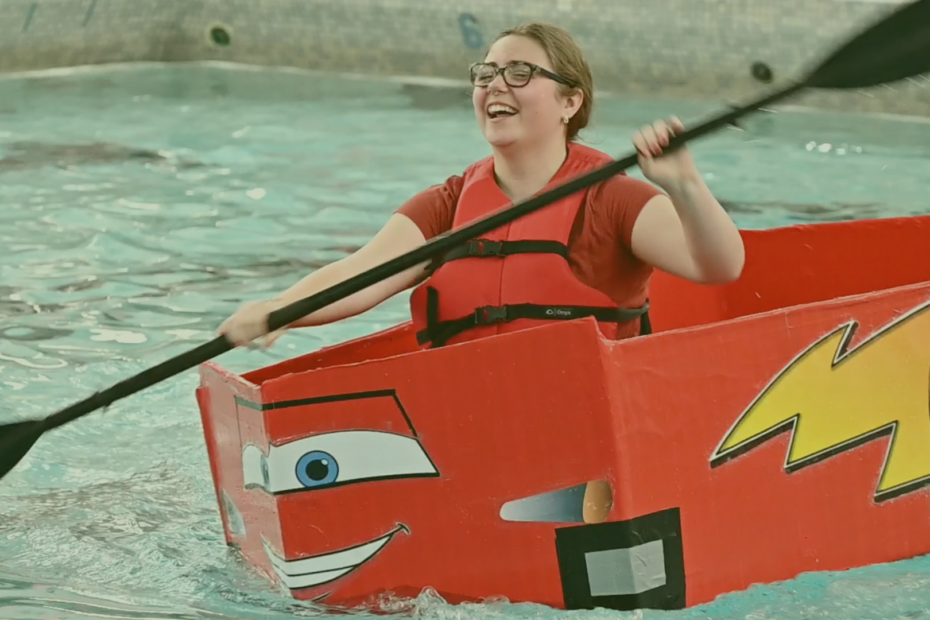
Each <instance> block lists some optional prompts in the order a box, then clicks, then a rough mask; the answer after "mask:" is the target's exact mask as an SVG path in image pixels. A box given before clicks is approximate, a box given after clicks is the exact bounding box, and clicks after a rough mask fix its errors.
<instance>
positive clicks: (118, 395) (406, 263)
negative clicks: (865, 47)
mask: <svg viewBox="0 0 930 620" xmlns="http://www.w3.org/2000/svg"><path fill="white" fill-rule="evenodd" d="M805 87H806V84H805V83H804V82H797V83H794V84H792V85H790V86H788V87H786V88H783V89H781V90H778V91H776V92H774V93H771V94H769V95H766V96H764V97H760V98H759V99H757V100H755V101H753V102H751V103H748V104H746V105H743V106H740V107H738V108H733V109H731V110H730V111H728V112H725V113H723V114H720V115H718V116H715V117H713V118H711V119H709V120H707V121H705V122H703V123H701V124H699V125H697V126H695V127H694V128H692V129H689V130H687V131H685V132H684V133H682V134H680V135H677V136H674V137H672V139H671V140H669V145H668V146H667V147H666V148H665V150H664V151H665V152H669V151H672V150H674V149H676V148H679V147H681V146H683V145H684V144H685V143H687V142H689V141H690V140H694V139H695V138H699V137H701V136H704V135H706V134H708V133H710V132H712V131H715V130H717V129H719V128H721V127H724V126H726V125H730V124H732V123H733V121H735V120H736V119H738V118H739V117H741V116H743V115H745V114H747V113H749V112H751V111H753V110H756V109H758V108H761V107H764V106H766V105H769V104H772V103H774V102H776V101H778V100H779V99H783V98H785V97H788V96H789V95H792V94H794V93H795V92H797V91H799V90H802V89H803V88H805ZM638 161H639V155H638V154H636V153H634V154H632V155H629V156H627V157H625V158H623V159H618V160H615V161H612V162H611V163H609V164H607V165H605V166H603V167H601V168H598V169H597V170H594V171H592V172H589V173H587V174H584V175H582V176H579V177H577V178H575V179H573V180H571V181H569V182H567V183H565V184H564V185H561V186H559V187H556V188H554V189H552V190H549V191H548V192H545V193H543V194H540V195H539V196H535V197H533V198H530V199H529V200H526V201H523V202H521V203H518V204H516V205H513V206H508V207H504V208H502V209H500V210H499V211H497V212H495V213H493V214H492V215H489V216H487V217H485V218H483V219H481V220H479V221H477V222H475V223H473V224H470V225H468V226H466V227H463V228H460V229H458V230H456V231H450V232H448V233H446V234H443V235H440V236H438V237H435V238H434V239H431V240H430V241H429V242H427V243H426V244H424V245H422V246H420V247H419V248H416V249H415V250H412V251H410V252H407V253H406V254H402V255H401V256H398V257H396V258H394V259H391V260H390V261H388V262H386V263H383V264H381V265H378V266H377V267H374V268H372V269H369V270H368V271H365V272H363V273H360V274H358V275H357V276H353V277H351V278H349V279H347V280H344V281H343V282H340V283H339V284H336V285H335V286H332V287H330V288H328V289H325V290H323V291H320V292H319V293H316V294H315V295H311V296H309V297H306V298H304V299H301V300H300V301H296V302H294V303H292V304H290V305H288V306H285V307H284V308H280V309H278V310H275V311H274V312H272V313H271V314H270V315H269V317H268V331H275V330H277V329H280V328H282V327H285V326H286V325H290V324H291V323H293V322H294V321H297V320H298V319H301V318H303V317H305V316H307V315H309V314H312V313H313V312H316V311H317V310H320V309H321V308H325V307H326V306H328V305H330V304H333V303H335V302H337V301H339V300H341V299H344V298H346V297H348V296H350V295H354V294H355V293H357V292H359V291H361V290H364V289H366V288H368V287H369V286H371V285H373V284H377V283H378V282H380V281H382V280H385V279H387V278H390V277H392V276H394V275H396V274H398V273H401V272H403V271H406V270H407V269H410V268H411V267H414V266H416V265H418V264H420V263H422V262H424V261H427V260H430V259H432V258H434V257H436V256H438V255H441V254H445V253H446V252H448V251H450V250H452V249H454V248H456V247H458V246H459V245H462V244H463V243H466V242H468V241H470V240H471V239H474V238H475V237H477V236H479V235H483V234H486V233H488V232H490V231H492V230H494V229H496V228H499V227H501V226H503V225H504V224H507V223H509V222H512V221H513V220H516V219H517V218H520V217H523V216H525V215H528V214H530V213H532V212H533V211H537V210H539V209H541V208H542V207H545V206H547V205H550V204H552V203H554V202H557V201H559V200H562V199H563V198H567V197H568V196H571V195H572V194H575V193H576V192H579V191H581V190H583V189H586V188H588V187H590V186H592V185H594V184H596V183H600V182H601V181H605V180H607V179H609V178H610V177H612V176H614V175H617V174H619V173H620V172H622V171H624V170H626V169H627V168H631V167H632V166H634V165H636V164H637V162H638ZM232 348H233V345H232V343H230V342H229V341H228V340H227V339H226V337H225V336H218V337H216V338H215V339H213V340H211V341H210V342H207V343H204V344H202V345H200V346H199V347H196V348H194V349H191V350H190V351H187V352H185V353H182V354H181V355H178V356H176V357H173V358H171V359H168V360H165V361H164V362H162V363H160V364H157V365H155V366H153V367H152V368H149V369H148V370H145V371H143V372H140V373H139V374H137V375H134V376H132V377H129V378H128V379H125V380H123V381H120V382H119V383H117V384H115V385H113V386H112V387H110V388H108V389H106V390H103V391H101V392H96V393H94V394H92V395H91V396H89V397H88V398H85V399H84V400H81V401H78V402H76V403H74V404H73V405H71V406H69V407H67V408H65V409H62V410H61V411H58V412H56V413H54V414H52V415H50V416H48V417H47V418H45V419H44V420H42V421H41V422H40V424H41V430H42V431H43V432H44V431H47V430H49V429H52V428H55V427H58V426H61V425H62V424H66V423H68V422H70V421H72V420H74V419H76V418H79V417H81V416H83V415H86V414H88V413H90V412H92V411H95V410H96V409H101V408H104V407H108V406H110V405H111V404H112V403H114V402H115V401H117V400H120V399H122V398H125V397H127V396H130V395H132V394H133V393H135V392H139V391H142V390H144V389H146V388H148V387H150V386H152V385H155V384H156V383H159V382H160V381H164V380H165V379H169V378H171V377H173V376H174V375H177V374H180V373H182V372H184V371H186V370H189V369H191V368H194V367H196V366H199V365H200V364H202V363H204V362H206V361H208V360H210V359H212V358H214V357H217V356H219V355H221V354H223V353H225V352H227V351H229V350H230V349H232Z"/></svg>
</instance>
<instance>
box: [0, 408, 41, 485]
mask: <svg viewBox="0 0 930 620" xmlns="http://www.w3.org/2000/svg"><path fill="white" fill-rule="evenodd" d="M44 432H45V426H44V425H43V424H42V422H41V421H37V420H26V421H25V422H14V423H12V424H3V425H0V478H3V477H4V476H6V475H7V474H8V473H10V471H11V470H12V469H13V468H14V467H16V466H17V465H18V464H19V462H20V461H21V460H23V457H24V456H26V453H27V452H29V449H30V448H32V446H33V445H34V444H35V442H37V441H38V440H39V437H41V436H42V433H44Z"/></svg>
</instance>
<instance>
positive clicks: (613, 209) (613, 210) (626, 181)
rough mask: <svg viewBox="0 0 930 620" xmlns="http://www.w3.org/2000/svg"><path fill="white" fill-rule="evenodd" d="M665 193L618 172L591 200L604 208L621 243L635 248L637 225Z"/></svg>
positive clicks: (597, 187)
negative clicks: (634, 235)
mask: <svg viewBox="0 0 930 620" xmlns="http://www.w3.org/2000/svg"><path fill="white" fill-rule="evenodd" d="M661 195H663V192H662V190H660V189H659V188H657V187H656V186H654V185H651V184H650V183H647V182H646V181H641V180H639V179H634V178H632V177H628V176H621V175H618V176H614V177H611V178H609V179H608V180H606V181H604V182H603V183H600V184H598V185H597V186H596V187H595V188H593V189H592V195H591V200H592V201H593V202H594V204H597V205H599V206H600V207H601V208H602V209H603V213H604V215H605V216H606V220H607V222H606V223H607V226H609V227H610V229H611V231H612V232H613V233H614V234H616V236H617V238H618V239H619V240H620V243H621V244H623V246H624V247H625V248H626V249H627V250H630V251H632V249H631V247H632V239H633V226H634V225H635V224H636V219H637V218H638V217H639V214H640V213H641V212H642V210H643V207H645V206H646V203H648V202H649V201H650V200H652V199H653V198H655V197H656V196H661Z"/></svg>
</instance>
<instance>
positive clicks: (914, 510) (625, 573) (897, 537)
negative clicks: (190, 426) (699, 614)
mask: <svg viewBox="0 0 930 620" xmlns="http://www.w3.org/2000/svg"><path fill="white" fill-rule="evenodd" d="M743 234H744V239H745V243H746V248H747V265H746V269H745V271H744V274H743V276H742V278H741V279H740V280H739V281H738V282H736V283H734V284H731V285H727V286H714V287H707V286H697V285H692V284H689V283H687V282H685V281H682V280H679V279H677V278H674V277H671V276H668V275H666V274H661V273H660V274H657V275H656V277H655V279H654V282H653V285H652V290H651V300H652V311H651V315H652V323H653V327H654V330H655V333H654V334H652V335H649V336H645V337H641V338H636V339H631V340H626V341H621V342H612V341H608V340H605V339H603V338H602V337H601V336H600V333H599V331H598V329H597V326H596V324H595V323H594V322H593V320H590V319H585V320H579V321H575V322H567V323H561V324H557V325H551V326H546V327H541V328H535V329H530V330H526V331H522V332H517V333H513V334H508V335H502V336H496V337H493V338H488V339H484V340H481V341H476V342H471V343H466V344H461V345H455V346H449V347H445V348H441V349H436V350H429V351H417V350H416V345H415V341H414V336H413V334H412V333H411V330H410V328H409V325H401V326H398V327H395V328H393V329H389V330H387V331H385V332H382V333H378V334H375V335H372V336H369V337H365V338H361V339H358V340H354V341H351V342H347V343H344V344H341V345H339V346H335V347H332V348H328V349H324V350H322V351H319V352H316V353H312V354H309V355H304V356H302V357H298V358H296V359H292V360H289V361H286V362H283V363H279V364H275V365H273V366H270V367H267V368H262V369H259V370H256V371H254V372H250V373H247V374H244V375H242V376H238V375H236V374H233V373H231V372H229V371H227V370H224V369H223V368H222V367H221V366H219V365H217V364H215V363H208V364H205V365H204V366H203V367H202V368H201V379H202V382H201V386H200V387H199V388H198V391H197V398H198V401H199V404H200V410H201V413H202V418H203V424H204V433H205V436H206V440H207V447H208V450H209V455H210V462H211V466H212V473H213V479H214V482H215V486H216V492H217V498H218V501H219V506H220V508H221V512H222V516H223V523H224V526H225V530H226V537H227V540H228V542H229V544H230V545H233V546H235V547H237V548H239V549H240V550H241V553H242V554H243V555H244V557H245V558H246V559H247V560H248V561H249V562H250V563H251V564H253V565H254V566H255V567H256V568H257V569H258V570H260V571H261V572H263V573H264V574H265V575H267V576H268V577H269V578H271V579H274V580H276V581H277V582H279V583H280V584H282V585H283V586H284V587H285V588H288V589H289V590H290V592H291V593H292V594H293V596H294V597H297V598H300V599H317V600H321V601H322V602H323V603H324V604H331V605H338V606H358V605H363V606H369V607H377V606H378V605H379V604H380V601H383V600H384V599H383V597H384V596H389V595H393V596H397V597H412V596H416V595H418V594H419V593H420V592H421V591H422V590H423V589H424V588H432V589H433V590H435V591H436V592H438V593H439V594H440V595H441V596H443V597H445V598H446V600H448V601H449V602H459V601H470V600H479V601H480V600H482V599H485V598H487V597H506V598H507V599H509V600H510V601H512V602H519V601H532V602H538V603H542V604H545V605H549V606H552V607H557V608H569V609H572V608H589V607H594V606H601V607H608V608H615V609H633V608H647V607H648V608H664V609H675V608H682V607H686V606H692V605H696V604H700V603H704V602H707V601H710V600H712V599H713V598H714V597H716V596H718V595H720V594H722V593H727V592H732V591H737V590H741V589H745V588H747V587H748V586H750V585H751V584H754V583H759V582H773V581H778V580H784V579H789V578H792V577H795V576H796V575H798V574H799V573H803V572H808V571H823V570H831V571H832V570H844V569H849V568H851V567H857V566H863V565H868V564H873V563H879V562H888V561H892V560H898V559H902V558H907V557H911V556H915V555H919V554H925V553H928V552H930V528H928V527H926V523H927V518H928V512H930V507H928V501H927V496H926V493H924V492H921V489H922V488H923V487H924V486H925V485H927V484H930V408H928V398H930V396H928V386H930V383H928V381H930V217H914V218H901V219H887V220H870V221H856V222H847V223H835V224H818V225H805V226H796V227H790V228H782V229H774V230H765V231H746V232H744V233H743ZM597 480H604V481H607V482H608V483H609V485H610V487H611V488H612V492H613V504H612V508H611V510H610V514H609V516H608V518H607V520H606V521H605V522H602V523H596V524H586V523H584V522H583V520H582V518H581V499H582V495H583V492H584V485H585V484H586V483H587V482H588V481H597Z"/></svg>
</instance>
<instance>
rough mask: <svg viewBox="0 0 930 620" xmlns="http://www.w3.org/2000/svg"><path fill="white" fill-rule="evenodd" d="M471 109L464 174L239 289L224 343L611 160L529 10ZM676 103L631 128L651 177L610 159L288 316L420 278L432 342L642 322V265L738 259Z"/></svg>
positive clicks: (718, 274) (573, 78) (391, 291)
mask: <svg viewBox="0 0 930 620" xmlns="http://www.w3.org/2000/svg"><path fill="white" fill-rule="evenodd" d="M471 78H472V83H473V84H474V86H475V88H474V93H473V103H474V108H475V116H476V118H477V121H478V126H479V127H480V129H481V131H482V133H483V134H484V136H485V138H486V139H487V141H488V143H489V144H490V145H491V150H492V155H491V156H490V157H488V158H487V159H485V160H482V161H480V162H478V163H476V164H474V165H473V166H471V167H469V168H468V170H466V172H465V173H464V174H463V175H462V176H452V177H450V178H449V179H448V180H447V181H446V182H445V183H444V184H442V185H438V186H434V187H431V188H428V189H426V190H424V191H423V192H420V193H419V194H417V195H415V196H414V197H413V198H411V199H410V200H408V201H407V202H406V203H405V204H404V205H402V206H401V207H400V208H399V209H398V210H397V212H396V213H394V214H393V215H392V216H391V218H390V219H389V220H388V221H387V223H386V224H385V225H384V227H383V228H382V229H381V230H380V231H379V232H378V233H377V234H376V235H375V236H374V237H373V238H372V240H371V241H370V242H369V243H368V244H366V245H365V246H364V247H362V248H361V249H359V250H358V251H356V252H355V253H353V254H351V255H350V256H347V257H345V258H343V259H341V260H339V261H337V262H335V263H332V264H330V265H327V266H325V267H323V268H321V269H319V270H317V271H315V272H313V273H311V274H310V275H308V276H306V277H305V278H304V279H303V280H301V281H300V282H298V283H297V284H295V285H294V286H292V287H291V288H290V289H288V290H287V291H285V292H284V293H283V294H281V295H280V296H279V297H277V298H275V299H272V300H269V301H264V302H257V303H250V304H246V305H244V306H243V307H242V308H241V309H240V310H239V311H237V312H236V313H235V314H234V315H233V316H231V317H230V318H229V319H227V320H226V321H225V322H224V323H223V324H222V325H221V326H220V328H219V330H218V333H222V334H225V335H226V336H227V338H229V339H230V340H231V341H232V342H233V343H235V344H236V345H246V344H249V343H251V342H252V341H253V340H255V339H257V338H260V337H262V336H264V344H265V346H270V345H271V343H272V342H274V340H276V339H277V337H278V336H279V335H280V331H279V332H275V333H273V334H268V333H267V317H268V314H269V313H270V312H272V311H273V310H275V309H277V308H280V307H283V306H285V305H288V304H290V303H292V302H294V301H297V300H298V299H302V298H304V297H307V296H309V295H312V294H314V293H316V292H319V291H321V290H323V289H325V288H328V287H331V286H334V285H336V284H338V283H339V282H341V281H343V280H345V279H347V278H350V277H352V276H355V275H357V274H359V273H361V272H363V271H366V270H368V269H371V268H373V267H375V266H377V265H379V264H381V263H384V262H386V261H388V260H390V259H392V258H395V257H396V256H399V255H401V254H405V253H407V252H410V251H411V250H413V249H415V248H417V247H418V246H420V245H422V244H424V243H426V241H428V240H429V239H430V238H432V237H434V236H436V235H438V234H441V233H444V232H446V231H448V230H450V229H452V228H453V227H455V228H458V227H460V226H462V225H465V224H467V223H468V222H469V221H471V220H473V219H475V218H478V217H482V216H483V215H485V214H487V213H488V212H489V211H493V210H496V209H498V208H499V207H501V206H504V205H506V204H508V203H510V202H519V201H523V200H526V199H527V198H530V197H532V196H534V195H536V194H539V193H540V192H542V191H544V190H546V189H549V188H551V187H554V186H556V185H561V184H563V183H565V182H566V181H567V180H568V179H569V178H571V177H573V176H577V175H580V174H584V173H585V172H588V171H590V170H592V169H594V168H596V167H600V166H603V165H604V164H605V163H607V162H609V161H610V157H609V156H608V155H605V154H603V153H600V152H599V151H596V150H594V149H590V148H588V147H585V146H582V145H580V144H578V143H577V142H575V139H576V138H577V135H578V132H579V131H580V130H581V129H583V128H584V127H585V126H586V125H587V124H588V120H589V118H590V115H591V110H592V105H593V80H592V77H591V72H590V69H589V68H588V65H587V62H586V61H585V59H584V56H583V54H582V52H581V50H580V49H579V48H578V46H577V45H576V44H575V42H574V41H573V40H572V38H571V36H570V35H569V34H568V33H567V32H566V31H565V30H563V29H562V28H559V27H557V26H552V25H548V24H541V23H530V24H526V25H523V26H520V27H518V28H515V29H512V30H508V31H505V32H503V33H501V34H500V35H499V36H498V37H497V39H495V41H494V43H493V44H492V45H491V47H490V49H489V51H488V53H487V55H486V57H485V59H484V61H483V62H481V63H476V64H475V65H473V66H472V68H471ZM681 130H683V126H682V124H681V122H680V121H679V120H678V119H675V118H672V119H670V121H669V123H666V122H663V121H656V122H654V123H653V124H652V125H649V126H645V127H643V128H642V129H641V130H640V131H638V132H637V133H636V134H635V135H634V136H633V144H634V146H635V147H636V149H637V151H638V152H639V165H640V167H641V169H642V171H643V174H644V176H645V177H646V178H647V179H648V180H649V181H651V182H652V183H654V184H655V185H657V186H659V188H661V189H662V190H664V192H662V191H660V190H659V189H658V188H656V187H654V186H653V185H650V184H649V183H646V182H643V181H639V180H636V179H632V178H630V177H627V176H625V175H618V176H615V177H612V178H611V179H609V180H607V181H604V182H602V183H600V184H598V185H596V186H594V187H592V188H590V189H589V190H587V191H586V192H579V193H578V194H576V195H575V196H571V197H569V198H566V199H564V200H562V201H560V202H559V203H556V204H554V205H551V206H548V207H545V208H543V209H541V210H539V211H537V212H535V213H533V214H531V215H528V216H526V217H524V218H520V219H518V220H517V221H516V222H513V223H511V224H510V225H508V226H504V227H502V228H501V229H499V230H497V231H494V233H493V234H489V235H486V236H485V237H483V238H482V239H483V241H479V242H475V243H473V244H471V245H470V246H467V247H463V248H460V249H459V250H457V251H455V252H452V253H450V254H447V255H446V256H445V257H444V258H443V261H442V262H438V261H437V262H433V263H423V264H420V265H418V266H416V267H414V268H411V269H409V270H408V271H406V272H404V273H401V274H398V275H396V276H394V277H392V278H390V279H388V280H385V281H383V282H380V283H379V284H376V285H373V286H371V287H369V288H367V289H365V290H363V291H360V292H359V293H356V294H355V295H352V296H350V297H347V298H345V299H343V300H341V301H339V302H337V303H334V304H332V305H330V306H328V307H326V308H323V309H321V310H319V311H317V312H314V313H313V314H311V315H309V316H307V317H305V318H303V319H301V320H300V321H297V322H296V323H294V324H293V325H292V326H291V327H304V326H313V325H321V324H325V323H330V322H332V321H338V320H340V319H344V318H346V317H350V316H354V315H356V314H359V313H361V312H364V311H366V310H369V309H370V308H372V307H374V306H376V305H378V304H380V303H381V302H383V301H384V300H386V299H388V298H389V297H391V296H393V295H395V294H397V293H399V292H401V291H403V290H405V289H408V288H410V287H411V286H414V285H417V284H419V286H418V287H417V288H416V290H414V292H413V294H412V295H411V314H412V316H413V321H414V324H415V325H416V328H417V332H418V339H419V341H420V343H421V344H423V346H426V347H433V346H443V345H448V344H454V343H457V342H462V341H465V340H471V339H474V338H480V337H483V336H487V335H492V334H496V333H501V332H503V331H513V330H515V329H523V328H526V327H532V326H534V325H538V324H541V323H543V322H546V321H550V320H561V319H574V318H579V317H581V316H595V317H596V319H597V321H598V324H599V325H600V327H601V329H602V331H603V332H604V333H605V335H607V336H608V337H611V338H628V337H633V336H637V335H640V333H641V330H643V331H648V325H643V323H644V322H643V321H642V320H641V318H640V317H641V316H642V315H643V314H644V311H645V308H646V307H647V305H646V302H647V294H648V293H647V291H648V282H649V277H650V274H651V272H652V269H653V268H658V269H662V270H664V271H666V272H669V273H672V274H675V275H678V276H680V277H683V278H686V279H688V280H691V281H694V282H699V283H707V284H719V283H725V282H730V281H733V280H735V279H736V278H737V277H739V274H740V273H741V271H742V268H743V261H744V250H743V244H742V239H741V237H740V235H739V232H738V231H737V228H736V226H735V225H734V223H733V222H732V221H731V220H730V218H729V216H728V215H727V213H726V212H725V211H724V210H723V208H722V207H721V206H720V204H719V203H718V202H717V201H716V200H715V199H714V197H713V196H712V195H711V193H710V190H709V189H708V188H707V186H706V185H705V184H704V182H703V180H702V179H701V176H700V174H699V172H698V171H697V169H696V168H695V166H694V162H693V160H692V158H691V155H690V153H689V151H688V149H687V148H679V149H677V150H675V151H673V152H671V153H669V154H668V155H665V156H661V157H659V156H660V155H661V154H662V148H663V147H664V146H667V145H668V140H669V137H670V136H671V135H673V134H674V133H675V132H677V131H681ZM585 499H586V501H585V508H586V514H585V520H586V521H598V520H603V518H605V517H606V515H607V512H608V511H609V508H610V490H609V488H606V487H605V486H599V485H589V488H588V492H587V494H586V498H585Z"/></svg>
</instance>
